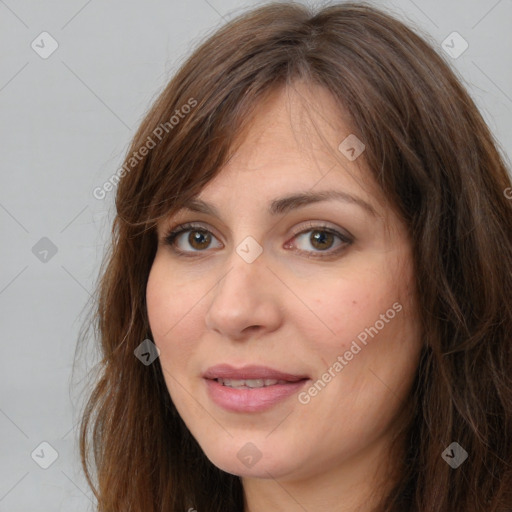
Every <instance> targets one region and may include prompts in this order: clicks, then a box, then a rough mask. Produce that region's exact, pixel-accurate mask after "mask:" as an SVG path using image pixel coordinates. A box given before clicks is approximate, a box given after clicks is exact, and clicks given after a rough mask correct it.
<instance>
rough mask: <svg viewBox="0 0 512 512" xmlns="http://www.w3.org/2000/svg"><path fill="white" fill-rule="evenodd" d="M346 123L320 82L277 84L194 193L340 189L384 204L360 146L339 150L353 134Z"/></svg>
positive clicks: (292, 191)
mask: <svg viewBox="0 0 512 512" xmlns="http://www.w3.org/2000/svg"><path fill="white" fill-rule="evenodd" d="M350 122H351V121H350V118H349V116H348V114H347V113H346V112H345V111H344V110H343V108H342V107H341V106H340V105H339V104H338V103H337V102H336V100H335V99H334V97H333V96H332V95H331V94H330V93H329V91H328V90H327V89H325V88H323V87H321V86H319V85H316V84H305V83H298V84H294V85H293V86H288V87H281V88H279V89H276V90H274V91H272V92H271V93H270V94H269V95H268V96H267V97H266V98H265V99H264V100H263V101H261V102H260V103H258V104H257V105H256V108H255V110H254V113H253V116H252V118H251V120H250V122H248V123H247V124H246V126H245V127H244V129H243V131H241V133H240V134H239V136H238V137H237V139H236V140H235V142H234V145H233V146H234V147H235V148H236V150H234V151H233V153H232V155H231V157H230V158H229V160H228V162H227V163H226V164H225V165H224V167H223V169H222V170H221V171H220V173H219V174H218V175H217V176H216V177H215V178H214V179H213V180H212V181H211V182H209V183H208V184H207V185H206V186H205V187H204V189H203V190H202V192H201V193H200V194H199V195H198V197H199V198H205V197H207V196H208V197H212V196H219V197H220V196H221V195H222V194H223V195H228V194H230V193H233V191H234V190H238V192H240V189H250V190H246V191H247V192H250V191H253V192H254V193H258V194H260V195H261V196H262V197H263V196H267V197H269V196H270V195H274V196H277V195H280V196H283V195H286V194H291V193H295V192H306V191H307V192H310V193H314V192H321V191H325V190H329V189H330V188H336V189H338V190H339V189H340V188H341V189H342V190H343V191H345V192H346V193H347V194H350V193H352V194H355V193H357V194H358V195H359V196H362V198H363V199H366V202H368V203H370V202H371V201H372V200H373V202H374V204H376V206H375V210H377V205H380V207H383V206H384V207H385V206H386V203H385V201H384V198H383V197H382V193H381V191H380V189H379V188H378V186H377V184H376V183H375V181H374V179H373V176H372V175H371V173H370V171H369V170H368V169H367V168H366V165H365V162H364V158H363V150H361V151H362V152H361V155H360V157H358V158H356V159H352V160H351V159H349V158H348V157H347V154H346V152H344V151H340V149H339V147H340V144H341V143H344V141H345V140H346V139H347V138H348V140H352V138H354V137H355V135H354V134H353V133H352V131H353V129H352V128H351V126H350ZM356 140H358V139H356ZM343 149H344V150H345V149H346V148H344V147H343Z"/></svg>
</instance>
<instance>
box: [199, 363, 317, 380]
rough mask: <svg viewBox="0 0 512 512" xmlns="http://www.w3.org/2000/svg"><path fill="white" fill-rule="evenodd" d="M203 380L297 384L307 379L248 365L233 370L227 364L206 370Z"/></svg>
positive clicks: (303, 376)
mask: <svg viewBox="0 0 512 512" xmlns="http://www.w3.org/2000/svg"><path fill="white" fill-rule="evenodd" d="M203 377H204V378H205V379H276V380H287V381H290V382H297V381H298V380H302V379H307V378H308V376H307V375H293V374H291V373H284V372H280V371H278V370H274V369H272V368H269V367H268V366H255V365H248V366H243V367H242V368H234V367H233V366H230V365H229V364H218V365H215V366H212V367H210V368H208V370H206V371H205V372H204V374H203Z"/></svg>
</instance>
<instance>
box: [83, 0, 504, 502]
mask: <svg viewBox="0 0 512 512" xmlns="http://www.w3.org/2000/svg"><path fill="white" fill-rule="evenodd" d="M297 79H302V80H305V81H306V82H309V83H316V84H320V85H322V86H324V87H325V88H326V89H327V90H328V91H330V93H331V94H332V95H333V97H334V98H335V99H336V100H337V101H338V102H339V104H340V106H343V107H344V108H345V109H346V111H347V112H349V113H350V116H351V121H352V122H353V126H354V133H356V135H357V137H358V138H359V139H361V140H362V141H363V142H364V144H365V145H366V150H365V152H364V153H363V155H362V156H361V158H364V161H365V163H366V164H367V166H368V168H369V169H370V170H371V172H372V173H373V176H374V178H375V180H376V182H377V183H378V184H379V186H380V187H381V188H382V190H383V192H384V193H385V194H386V196H387V197H388V198H389V201H390V203H391V204H392V205H393V206H394V207H396V209H397V211H398V212H399V213H400V215H401V216H402V218H403V219H404V221H405V222H406V224H407V226H408V229H409V232H410V236H411V240H412V244H413V254H414V260H415V268H416V279H417V282H416V286H417V290H418V301H419V308H420V315H421V318H422V327H423V335H424V348H423V352H422V355H421V360H420V364H419V367H418V372H417V377H416V380H415V383H414V386H413V390H412V393H411V404H412V405H413V407H412V408H411V413H410V416H409V418H408V421H407V424H406V425H404V427H403V431H402V433H403V436H404V439H405V440H406V446H407V453H406V456H405V458H404V457H403V455H401V457H402V458H403V459H404V460H403V465H402V468H401V478H400V479H399V480H398V482H396V485H395V487H394V488H393V489H392V491H391V493H389V494H388V495H387V496H385V497H384V498H385V499H384V500H383V501H382V503H381V505H380V507H379V508H378V511H379V512H384V511H386V512H404V511H405V510H407V511H408V512H414V511H417V512H444V511H448V510H449V511H455V510H460V511H464V512H476V511H485V512H500V511H505V510H510V509H512V497H511V495H510V492H511V489H512V467H511V463H512V343H511V333H512V201H510V200H507V198H506V197H505V194H504V191H505V190H506V189H507V188H508V187H510V186H511V181H510V177H509V175H508V174H507V168H506V165H505V163H504V160H503V157H502V156H500V153H499V151H498V149H497V147H498V143H497V142H496V141H495V140H494V138H493V136H492V135H491V133H490V131H489V129H488V127H487V126H486V124H485V122H484V120H483V119H482V116H481V115H480V113H479V112H478V110H477V108H476V106H475V104H474V102H473V101H472V99H471V98H470V96H469V95H468V93H467V92H466V91H465V90H464V88H463V87H462V86H461V84H460V82H459V80H458V78H457V77H456V75H455V73H454V72H453V71H452V70H451V69H450V67H449V65H448V64H447V63H446V62H445V60H444V58H442V57H441V56H440V55H438V53H436V52H435V51H434V50H433V49H432V47H431V46H430V45H429V44H428V43H427V42H426V41H425V39H424V38H422V37H420V36H419V35H417V34H416V33H415V32H413V31H412V30H411V29H409V28H407V27H406V26H405V25H404V24H403V23H401V22H400V21H398V20H397V19H395V18H393V17H392V16H390V15H389V14H386V13H384V12H382V11H380V10H378V9H376V8H374V7H372V6H370V5H368V4H366V3H344V4H340V5H333V6H329V7H326V8H323V9H321V10H319V11H318V12H313V11H312V10H311V9H310V8H308V7H305V6H303V5H300V4H293V3H277V4H268V5H266V6H263V7H259V8H257V9H255V10H252V11H251V12H249V13H247V14H245V15H243V16H240V17H238V18H236V19H234V20H232V21H231V22H229V23H227V24H226V25H225V26H224V27H222V28H221V29H220V30H218V31H217V32H216V33H215V34H214V35H213V36H212V37H211V38H209V39H208V40H206V41H205V42H204V43H203V44H202V45H201V46H200V47H199V48H198V49H197V50H196V51H195V52H194V53H193V55H192V56H191V57H190V58H189V59H188V60H187V61H186V62H185V63H184V65H183V66H182V67H181V69H180V70H179V71H178V72H177V74H176V75H175V76H174V78H173V79H172V80H171V81H170V83H169V84H168V86H167V87H166V88H165V90H164V91H163V93H162V94H161V95H160V97H159V98H158V100H157V101H156V102H155V104H154V106H153V107H152V108H151V110H150V112H149V113H148V114H147V116H146V118H145V119H144V121H143V122H142V125H141V126H140V128H139V130H138V132H137V133H136V135H135V137H134V139H133V142H132V144H131V148H130V150H129V153H128V155H127V157H126V162H125V167H124V169H125V171H124V172H123V173H122V174H123V176H122V178H121V180H120V182H119V186H118V190H117V195H116V209H117V216H116V218H115V221H114V225H113V229H112V245H111V247H110V250H109V252H108V254H106V256H105V260H104V261H103V264H102V267H101V271H100V276H101V279H100V281H99V283H98V287H97V291H96V295H95V296H94V301H95V302H94V307H95V310H94V322H90V324H88V326H87V330H86V331H85V332H82V333H81V336H80V338H81V339H85V334H86V333H87V331H88V330H89V327H90V325H91V324H92V323H94V327H95V333H96V334H97V336H98V338H99V349H100V351H101V356H102V360H101V362H100V365H99V372H100V374H99V376H98V378H97V382H95V387H94V389H93V390H92V392H91V394H90V396H89V399H88V402H87V404H86V407H85V408H84V411H83V417H82V423H81V429H80V452H81V458H82V465H83V467H84V470H85V473H86V476H87V479H88V482H89V485H91V487H92V488H93V490H94V493H95V496H96V498H97V500H98V507H99V508H98V510H100V511H101V512H114V511H116V512H117V511H120V510H122V511H123V512H129V511H141V510H144V511H145V512H156V511H162V510H168V511H184V510H187V509H188V508H189V507H194V508H195V509H197V510H198V511H200V512H206V511H208V512H214V511H215V512H216V511H219V512H220V511H223V512H240V511H241V510H243V489H242V485H241V481H240V478H239V477H237V476H234V475H231V474H227V473H225V472H223V471H221V470H220V469H218V468H216V467H215V466H214V465H213V464H212V463H211V462H210V461H209V460H208V459H207V458H206V456H205V455H204V454H203V452H202V450H201V449H200V447H199V445H198V444H197V442H196V441H195V439H194V438H193V437H192V436H191V434H190V432H189V431H188V429H187V428H186V426H185V425H184V423H183V421H182V420H181V418H180V417H179V415H178V414H177V412H176V409H175V407H174V405H173V403H172V401H171V399H170V396H169V393H168V391H167V388H166V385H165V382H164V378H163V375H162V368H161V365H160V362H159V359H156V360H155V362H154V363H153V364H151V365H148V366H146V365H144V364H141V362H140V361H139V360H138V359H137V358H136V357H135V356H134V350H135V349H136V347H137V346H138V345H139V344H140V343H141V342H142V341H143V340H144V339H146V338H149V339H151V338H152V336H151V331H150V328H149V324H148V317H147V311H146V304H145V289H146V283H147V279H148V274H149V270H150V268H151V265H152V262H153V258H154V256H155V252H156V247H157V237H156V231H155V225H156V222H157V221H158V220H159V219H161V218H163V216H165V215H168V214H169V213H170V212H173V211H175V210H177V209H179V207H180V206H181V205H182V204H183V203H184V202H185V201H186V200H188V199H189V198H191V197H193V196H195V195H197V194H198V193H199V192H200V191H201V189H202V188H203V187H204V186H205V185H206V184H207V183H208V182H209V181H210V180H211V179H212V178H213V177H214V176H215V175H216V174H218V173H219V172H220V170H221V169H222V166H223V164H225V163H226V161H227V159H228V158H229V155H230V152H232V151H233V142H234V140H235V137H236V135H237V134H239V133H240V132H241V130H242V129H243V127H244V126H247V123H248V122H249V119H250V116H249V114H250V113H251V112H254V110H255V109H257V105H258V102H259V101H260V100H261V98H262V97H263V95H264V94H266V93H268V92H269V91H271V90H275V88H276V87H278V86H283V85H287V84H292V83H293V81H295V80H297ZM194 102H195V103H194ZM186 104H188V105H191V106H192V105H194V106H193V108H190V109H188V110H187V109H185V110H184V109H183V106H184V105H186ZM177 110H178V111H180V112H181V113H182V114H183V115H180V116H179V121H178V122H177V123H174V122H170V121H169V120H170V119H171V118H172V116H173V115H175V113H176V111H177ZM185 111H186V113H185ZM165 123H167V124H165ZM158 127H163V128H164V129H162V128H161V129H160V131H157V128H158ZM156 133H158V134H159V136H158V137H157V136H156V135H155V134H156ZM157 139H158V140H157ZM150 140H151V141H153V142H154V143H155V146H154V147H152V148H151V149H150V150H149V151H146V152H141V151H140V149H141V148H142V147H143V146H144V145H148V144H149V141H150ZM141 153H145V154H144V155H142V156H141ZM135 154H137V158H136V160H133V158H134V155H135ZM89 434H90V435H91V438H89ZM452 441H456V442H458V443H459V444H460V445H461V446H462V447H463V448H464V449H465V450H466V451H467V452H468V454H469V457H468V459H467V460H466V462H464V464H462V465H461V466H460V467H459V468H458V469H452V468H451V467H449V465H448V464H447V463H446V462H445V461H444V460H443V458H442V457H441V453H442V451H443V449H444V448H445V447H447V446H448V445H450V443H451V442H452ZM91 447H92V448H93V450H92V453H93V455H94V459H93V461H92V463H93V464H94V468H95V471H96V477H97V488H95V485H96V484H95V483H93V480H92V474H91V472H90V465H91V461H90V460H89V455H90V449H91ZM507 493H508V494H507Z"/></svg>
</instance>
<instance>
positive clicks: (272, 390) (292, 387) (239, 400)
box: [202, 364, 309, 412]
mask: <svg viewBox="0 0 512 512" xmlns="http://www.w3.org/2000/svg"><path fill="white" fill-rule="evenodd" d="M202 377H203V378H204V379H205V381H206V385H207V392H208V396H209V398H210V399H211V400H212V401H213V402H214V403H215V404H216V405H218V406H220V407H222V408H223V409H225V410H228V411H231V412H261V411H263V410H266V409H269V408H271V407H273V406H275V405H277V404H278V403H279V402H281V401H283V400H285V399H287V398H289V397H290V396H291V395H293V394H295V393H296V392H298V391H299V390H300V389H301V388H302V387H303V386H304V385H305V383H306V382H307V381H308V380H309V377H308V376H306V375H302V374H292V373H287V372H283V371H280V370H275V369H273V368H270V367H266V366H244V367H242V368H238V369H237V368H234V367H232V366H230V365H227V364H223V365H217V366H213V367H211V368H209V369H208V370H207V371H206V372H205V373H204V374H203V375H202Z"/></svg>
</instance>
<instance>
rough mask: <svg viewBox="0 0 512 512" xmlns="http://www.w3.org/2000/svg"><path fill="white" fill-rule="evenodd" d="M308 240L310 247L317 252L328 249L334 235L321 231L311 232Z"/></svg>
mask: <svg viewBox="0 0 512 512" xmlns="http://www.w3.org/2000/svg"><path fill="white" fill-rule="evenodd" d="M309 239H310V242H311V245H312V246H313V247H315V249H319V250H325V249H330V248H331V247H332V245H333V243H334V235H333V234H332V233H329V232H327V231H321V230H315V231H312V232H311V235H310V237H309Z"/></svg>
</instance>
